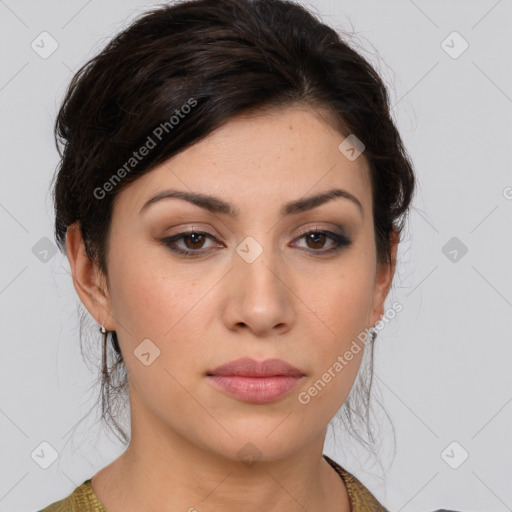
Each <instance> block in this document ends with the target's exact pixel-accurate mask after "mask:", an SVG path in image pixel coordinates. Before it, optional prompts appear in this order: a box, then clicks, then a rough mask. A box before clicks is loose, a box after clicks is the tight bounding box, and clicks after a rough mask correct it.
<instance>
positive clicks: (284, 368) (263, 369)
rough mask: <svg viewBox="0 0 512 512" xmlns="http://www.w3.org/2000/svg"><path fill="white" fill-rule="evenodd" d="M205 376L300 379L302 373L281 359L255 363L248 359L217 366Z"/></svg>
mask: <svg viewBox="0 0 512 512" xmlns="http://www.w3.org/2000/svg"><path fill="white" fill-rule="evenodd" d="M207 375H209V376H210V375H218V376H220V375H239V376H242V377H276V376H286V377H302V376H303V375H304V373H303V372H302V371H300V370H299V369H298V368H295V366H292V365H291V364H289V363H287V362H286V361H283V360H282V359H266V360H265V361H256V360H254V359H251V358H249V357H243V358H241V359H236V360H234V361H231V362H229V363H226V364H223V365H221V366H218V367H217V368H215V369H214V370H212V371H210V372H208V374H207Z"/></svg>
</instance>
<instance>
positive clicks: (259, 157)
mask: <svg viewBox="0 0 512 512" xmlns="http://www.w3.org/2000/svg"><path fill="white" fill-rule="evenodd" d="M345 138H346V137H345V135H344V134H342V133H340V132H339V131H338V130H336V129H335V127H334V123H333V122H332V120H331V118H330V117H329V116H328V114H327V113H326V112H323V111H319V110H313V109H312V108H309V107H304V106H300V107H299V106H293V107H286V108H279V109H274V110H271V111H265V112H256V113H252V114H245V115H239V116H237V117H235V118H233V119H231V120H230V121H228V122H226V123H225V124H224V125H222V126H221V127H220V128H218V129H216V130H215V131H213V132H212V133H210V134H209V135H208V136H207V137H206V138H204V139H203V140H201V141H199V142H198V143H196V144H194V145H193V146H191V147H189V148H187V149H185V150H184V151H182V152H181V153H179V154H177V155H175V156H173V157H172V158H170V159H169V160H167V161H166V162H164V163H163V164H161V165H159V166H157V167H155V168H154V169H153V170H151V171H149V172H148V173H146V174H145V175H143V176H141V177H140V178H138V179H137V180H135V181H134V182H132V183H131V184H130V185H129V186H128V187H126V188H125V189H124V190H123V191H122V192H121V193H120V196H122V197H119V198H118V199H117V202H121V203H123V204H125V205H129V209H130V210H131V211H136V212H137V213H138V212H139V210H140V209H141V208H142V206H143V205H144V203H145V202H146V201H147V200H148V199H149V198H150V197H152V196H153V195H155V194H157V193H159V192H161V191H163V190H165V189H167V188H173V189H181V190H184V191H188V192H195V193H199V194H201V193H202V194H211V195H215V196H220V197H224V198H226V199H228V200H229V201H230V202H231V203H233V204H237V205H238V208H237V209H240V210H243V209H244V205H245V206H246V207H248V206H250V205H255V206H257V205H258V202H259V204H260V205H262V204H263V202H268V201H273V200H278V201H279V204H281V203H284V202H287V199H298V198H300V197H303V196H310V195H313V194H317V193H320V192H323V191H326V190H330V189H332V188H343V189H344V190H347V191H348V192H349V193H350V194H352V195H354V196H355V197H357V198H358V200H359V201H360V202H361V203H362V204H363V206H364V205H365V204H366V207H365V208H364V209H365V210H366V211H368V208H369V206H370V204H369V203H370V202H371V189H370V180H369V168H368V164H367V161H366V159H365V158H364V153H363V154H361V155H360V156H359V157H357V158H356V159H349V158H347V154H346V152H344V151H343V147H344V146H343V145H342V149H341V150H340V144H342V143H343V141H344V139H345ZM162 202H164V201H162Z"/></svg>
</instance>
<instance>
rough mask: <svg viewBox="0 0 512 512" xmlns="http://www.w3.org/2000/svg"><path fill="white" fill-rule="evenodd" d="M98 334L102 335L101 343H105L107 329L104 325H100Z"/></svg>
mask: <svg viewBox="0 0 512 512" xmlns="http://www.w3.org/2000/svg"><path fill="white" fill-rule="evenodd" d="M100 332H101V333H102V334H103V342H104V343H106V341H107V335H108V331H107V329H105V325H102V326H101V327H100Z"/></svg>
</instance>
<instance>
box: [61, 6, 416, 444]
mask: <svg viewBox="0 0 512 512" xmlns="http://www.w3.org/2000/svg"><path fill="white" fill-rule="evenodd" d="M288 105H290V106H291V105H304V106H310V107H313V108H317V107H319V108H321V109H323V110H324V111H326V112H328V113H329V116H330V118H332V120H333V123H334V125H336V127H337V128H338V130H339V131H340V142H341V140H343V138H344V137H346V136H348V135H349V134H353V135H355V136H356V137H357V138H358V139H359V140H360V141H362V142H363V143H364V145H365V150H364V153H363V156H364V158H366V160H367V162H368V164H369V167H370V171H371V187H372V201H373V212H374V231H375V242H376V250H377V260H378V262H379V264H380V263H390V237H391V236H392V233H393V232H396V233H398V234H400V233H401V232H402V229H403V226H404V222H405V219H406V213H407V210H408V208H409V205H410V203H411V200H412V196H413V192H414V187H415V178H414V174H413V169H412V164H411V162H410V160H409V158H408V156H407V153H406V151H405V149H404V147H403V145H402V141H401V138H400V136H399V133H398V131H397V129H396V127H395V124H394V122H393V120H392V117H391V113H390V105H389V98H388V92H387V90H386V87H385V85H384V83H383V81H382V80H381V78H380V77H379V75H378V73H377V72H376V70H375V69H374V68H373V67H372V65H370V64H369V62H368V61H366V60H365V59H364V58H363V57H362V56H361V55H360V53H358V52H357V51H356V50H354V49H353V48H352V47H351V46H350V44H349V43H348V42H346V41H344V40H343V39H342V38H341V37H340V35H339V34H338V33H337V32H336V31H335V30H334V29H332V28H330V27H329V26H327V25H326V24H324V23H323V22H321V21H320V20H319V19H317V18H316V17H315V16H314V15H313V14H311V13H310V12H309V11H308V10H307V9H306V8H305V7H303V6H301V5H300V4H296V3H294V2H291V1H285V0H216V1H215V2H212V1H211V0H187V1H182V2H179V3H176V4H173V5H161V6H158V7H157V8H154V9H153V10H150V11H148V12H146V13H144V14H143V15H141V16H139V17H138V18H137V19H136V20H135V21H134V22H132V23H131V25H130V26H128V27H127V28H126V29H124V30H123V31H122V32H120V33H119V34H118V35H116V36H115V37H114V38H113V39H112V40H111V41H110V42H109V43H108V44H107V45H106V47H105V48H104V49H103V50H102V51H101V52H100V53H99V54H98V55H97V56H95V57H94V58H92V59H91V60H90V61H88V62H87V63H86V64H85V65H83V66H82V67H81V69H80V70H79V71H78V72H77V73H76V75H75V76H74V77H73V79H72V81H71V83H70V85H69V87H68V90H67V91H66V95H65V98H64V100H63V103H62V106H61V108H60V110H59V113H58V117H57V119H56V124H55V140H56V144H57V148H58V151H59V155H60V156H61V161H60V164H59V167H58V169H57V171H58V174H57V175H56V182H55V187H54V202H55V215H56V217H55V237H56V241H57V244H58V246H59V249H60V250H61V251H62V252H64V253H65V250H66V249H65V236H66V230H67V228H68V226H69V225H70V224H72V223H74V222H78V223H79V226H80V229H81V233H82V236H83V238H84V241H85V244H86V250H87V254H88V255H89V257H90V258H91V259H92V260H93V261H96V262H97V264H98V266H99V268H100V270H101V271H102V272H103V274H104V275H105V276H106V278H107V284H108V261H107V254H108V242H109V229H110V225H111V215H112V207H113V203H114V200H115V198H116V195H117V194H119V192H120V191H121V190H122V189H123V187H124V186H126V185H128V184H129V183H130V182H132V181H134V180H136V179H137V178H138V177H139V176H142V175H144V174H145V173H147V172H149V171H151V170H152V169H153V168H154V167H155V166H156V165H158V164H160V163H162V162H164V161H166V160H167V159H169V158H170V157H172V156H173V155H175V154H177V153H179V152H181V151H183V150H184V149H186V148H187V147H189V146H191V145H192V144H195V143H197V142H199V141H200V140H201V139H203V138H204V137H206V136H208V134H210V133H211V132H212V131H213V130H214V129H216V128H218V127H220V126H221V125H222V124H224V123H226V122H227V121H229V120H230V119H232V118H233V117H234V116H236V115H238V114H243V113H251V112H261V111H264V110H266V109H267V110H272V109H275V108H279V107H283V106H288ZM157 134H158V136H157ZM341 135H343V136H341ZM149 138H152V140H153V143H155V146H153V147H152V148H151V149H150V151H149V152H148V153H147V154H146V156H144V158H141V159H140V160H139V159H134V156H133V155H134V152H137V151H138V150H139V149H140V148H141V147H143V146H146V147H147V146H148V145H149ZM61 148H62V150H61ZM122 169H124V171H122ZM111 337H112V347H113V352H112V354H111V355H112V356H113V357H114V363H113V366H112V368H109V366H108V360H107V354H106V352H107V348H108V347H107V346H105V347H104V352H103V354H104V356H103V370H102V381H101V385H102V393H101V397H102V418H103V419H104V420H105V421H106V424H107V426H108V424H109V421H107V420H111V421H112V422H113V423H114V425H115V426H116V429H117V430H118V432H119V433H120V434H121V435H122V438H123V440H124V441H126V440H127V439H128V437H127V435H126V433H125V432H124V431H123V429H122V428H121V427H120V426H119V425H118V423H117V422H116V415H115V414H113V412H112V411H113V409H112V407H113V406H112V404H113V400H114V399H115V398H116V397H117V396H118V395H122V394H123V393H122V392H123V391H125V390H126V384H127V375H126V371H125V368H124V363H123V358H122V354H121V351H120V349H119V344H118V339H117V334H116V332H115V331H112V332H111ZM110 351H112V348H110ZM371 358H372V359H371V361H372V362H371V368H370V371H369V376H370V379H371V377H372V372H373V340H372V343H371ZM123 372H124V373H123ZM364 386H365V384H363V390H364V392H363V393H361V390H358V389H353V390H352V392H351V395H350V396H349V397H348V399H347V400H346V401H345V403H344V406H343V408H342V409H343V411H344V413H345V414H346V416H347V418H348V420H349V423H351V422H352V415H353V414H356V416H357V417H358V418H360V419H362V418H363V416H364V414H361V413H359V412H358V407H359V405H360V404H359V400H360V399H361V401H362V402H363V403H364V405H368V403H369V394H370V388H371V380H370V386H368V385H367V384H366V387H364ZM356 393H359V394H358V395H357V399H358V403H357V404H355V406H354V405H353V404H351V403H350V402H351V398H352V397H353V396H354V395H355V394H356ZM365 417H366V419H367V420H368V412H366V416H365ZM368 426H369V425H368ZM369 431H370V429H369ZM370 438H372V436H371V432H370ZM372 440H373V439H372Z"/></svg>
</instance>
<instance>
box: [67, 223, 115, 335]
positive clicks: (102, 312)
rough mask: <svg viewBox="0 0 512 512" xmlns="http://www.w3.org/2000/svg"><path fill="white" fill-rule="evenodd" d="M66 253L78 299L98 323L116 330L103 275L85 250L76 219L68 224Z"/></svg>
mask: <svg viewBox="0 0 512 512" xmlns="http://www.w3.org/2000/svg"><path fill="white" fill-rule="evenodd" d="M66 253H67V257H68V261H69V265H70V267H71V276H72V278H73V285H74V286H75V290H76V291H77V293H78V296H79V297H80V300H81V301H82V303H83V304H84V306H85V307H86V308H87V310H88V311H89V313H90V314H91V315H92V317H93V318H94V319H95V320H96V321H97V322H98V323H99V324H100V325H104V326H105V328H106V329H108V330H109V331H113V330H116V327H115V322H114V319H113V317H112V314H111V313H112V310H111V305H110V296H109V293H108V289H107V284H106V279H105V276H104V275H103V273H102V272H101V271H100V270H99V268H98V266H97V264H96V262H93V261H91V259H90V258H89V256H88V255H87V253H86V251H85V243H84V240H83V237H82V231H81V229H80V224H79V223H78V221H77V222H75V223H73V224H71V225H70V226H68V229H67V232H66Z"/></svg>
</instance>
